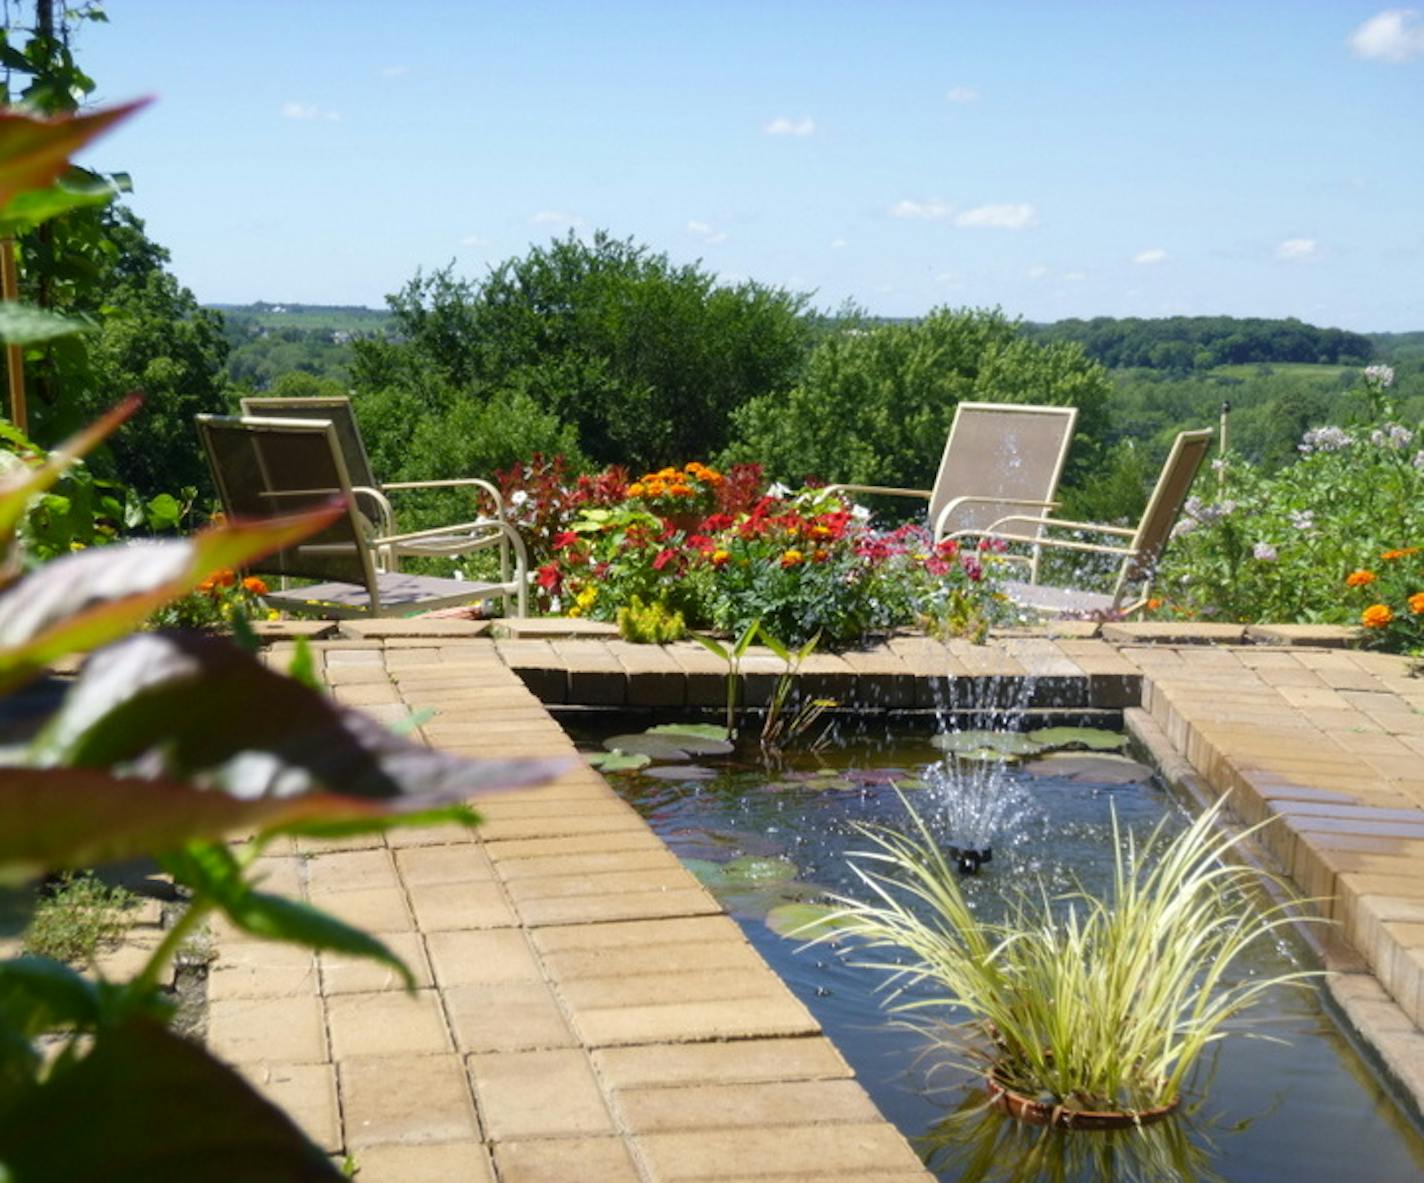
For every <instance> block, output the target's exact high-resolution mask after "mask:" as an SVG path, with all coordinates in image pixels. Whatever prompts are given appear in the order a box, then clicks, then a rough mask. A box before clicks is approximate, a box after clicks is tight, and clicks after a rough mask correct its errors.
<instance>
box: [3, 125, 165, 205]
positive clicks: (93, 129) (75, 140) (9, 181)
mask: <svg viewBox="0 0 1424 1183" xmlns="http://www.w3.org/2000/svg"><path fill="white" fill-rule="evenodd" d="M148 102H149V100H148V99H136V100H135V101H134V102H131V103H124V104H122V105H121V106H118V107H109V108H107V109H105V110H102V111H91V112H89V113H88V114H87V115H57V116H54V117H53V118H48V119H46V118H42V117H40V116H36V115H29V114H26V113H25V112H23V111H16V110H13V109H0V206H3V205H5V204H6V203H7V202H8V201H9V200H10V199H11V198H12V197H14V196H15V194H17V193H22V192H24V191H25V190H27V189H42V188H44V187H45V186H46V185H48V184H49V183H50V182H51V181H53V180H55V179H57V178H58V177H59V176H61V175H62V174H63V173H64V171H65V169H67V168H68V167H69V158H70V156H72V155H73V154H74V153H75V152H78V151H79V149H80V148H82V147H84V145H85V144H87V143H88V142H89V141H90V140H92V139H94V138H96V137H97V136H100V135H102V134H103V133H104V132H106V131H108V130H109V129H110V128H111V127H113V125H114V124H116V123H118V122H120V121H121V120H124V119H127V118H128V117H129V116H130V115H132V114H133V113H134V112H135V111H137V110H138V109H139V108H140V107H143V106H145V105H146V104H147V103H148Z"/></svg>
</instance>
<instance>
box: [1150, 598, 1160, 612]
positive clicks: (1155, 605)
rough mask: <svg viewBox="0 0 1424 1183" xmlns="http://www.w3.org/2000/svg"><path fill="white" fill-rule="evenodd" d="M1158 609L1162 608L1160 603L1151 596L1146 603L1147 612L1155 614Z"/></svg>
mask: <svg viewBox="0 0 1424 1183" xmlns="http://www.w3.org/2000/svg"><path fill="white" fill-rule="evenodd" d="M1160 607H1162V601H1161V600H1159V599H1158V598H1157V597H1156V596H1153V597H1152V598H1151V599H1150V600H1148V601H1147V611H1149V612H1156V611H1157V609H1159V608H1160Z"/></svg>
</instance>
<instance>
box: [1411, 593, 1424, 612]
mask: <svg viewBox="0 0 1424 1183" xmlns="http://www.w3.org/2000/svg"><path fill="white" fill-rule="evenodd" d="M1409 610H1410V611H1411V612H1413V613H1414V615H1415V616H1419V615H1424V592H1415V593H1414V594H1413V595H1412V596H1410V597H1409Z"/></svg>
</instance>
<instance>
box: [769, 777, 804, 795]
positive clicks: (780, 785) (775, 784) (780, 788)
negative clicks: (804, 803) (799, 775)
mask: <svg viewBox="0 0 1424 1183" xmlns="http://www.w3.org/2000/svg"><path fill="white" fill-rule="evenodd" d="M805 787H806V783H805V782H804V781H799V780H774V781H772V782H771V783H770V784H769V785H762V791H763V792H766V793H798V792H800V791H801V790H802V789H804V788H805Z"/></svg>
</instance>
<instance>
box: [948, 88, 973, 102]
mask: <svg viewBox="0 0 1424 1183" xmlns="http://www.w3.org/2000/svg"><path fill="white" fill-rule="evenodd" d="M944 97H945V98H946V99H947V100H948V101H949V102H951V103H977V102H978V101H979V92H978V91H977V90H975V89H974V88H973V87H972V86H952V87H950V88H949V93H948V94H946V95H945V96H944Z"/></svg>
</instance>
